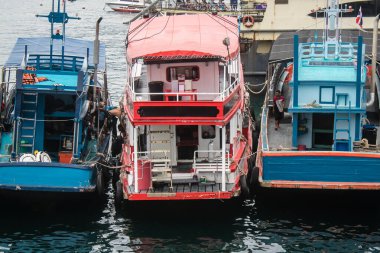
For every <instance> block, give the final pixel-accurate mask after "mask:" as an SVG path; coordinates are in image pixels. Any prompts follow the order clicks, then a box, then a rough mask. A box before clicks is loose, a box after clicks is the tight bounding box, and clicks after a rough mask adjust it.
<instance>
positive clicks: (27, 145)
mask: <svg viewBox="0 0 380 253" xmlns="http://www.w3.org/2000/svg"><path fill="white" fill-rule="evenodd" d="M20 146H21V147H33V144H30V143H24V144H20Z"/></svg>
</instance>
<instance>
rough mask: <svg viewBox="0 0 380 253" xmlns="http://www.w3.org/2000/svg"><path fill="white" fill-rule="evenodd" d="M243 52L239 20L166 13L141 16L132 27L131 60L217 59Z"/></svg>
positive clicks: (130, 41) (129, 47)
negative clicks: (152, 16)
mask: <svg viewBox="0 0 380 253" xmlns="http://www.w3.org/2000/svg"><path fill="white" fill-rule="evenodd" d="M226 37H228V38H229V40H230V45H229V48H228V49H229V54H230V57H231V58H233V57H235V56H236V55H237V54H238V53H239V32H238V28H237V20H236V18H232V17H220V16H214V15H210V14H196V15H177V16H162V17H155V18H151V19H140V20H137V21H135V22H132V23H131V25H130V27H129V34H128V46H127V60H128V61H132V59H135V58H145V59H154V58H157V59H160V57H161V58H165V59H181V58H202V57H208V58H215V57H223V58H226V59H228V51H227V47H226V46H225V45H224V44H223V40H224V39H225V38H226Z"/></svg>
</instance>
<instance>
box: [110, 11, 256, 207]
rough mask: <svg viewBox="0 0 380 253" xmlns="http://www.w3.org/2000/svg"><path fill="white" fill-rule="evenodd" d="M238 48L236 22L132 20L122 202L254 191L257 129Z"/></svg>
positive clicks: (227, 196)
mask: <svg viewBox="0 0 380 253" xmlns="http://www.w3.org/2000/svg"><path fill="white" fill-rule="evenodd" d="M239 50H240V49H239V32H238V24H237V22H236V18H229V17H219V16H214V15H208V14H199V15H198V14H197V15H180V16H162V17H156V18H149V19H141V20H137V21H135V22H132V23H131V25H130V27H129V32H128V35H127V65H128V66H127V71H128V77H129V78H128V80H127V83H126V87H125V93H124V99H123V103H122V104H123V105H122V106H123V110H122V115H121V125H122V126H121V127H119V128H120V129H121V134H122V136H123V137H124V144H123V149H122V154H121V166H120V167H121V169H120V175H119V177H118V181H117V182H116V190H115V200H116V201H115V203H116V204H117V205H120V204H121V203H122V201H124V200H128V201H153V200H201V199H209V200H210V199H224V200H226V199H232V198H234V197H238V196H240V195H247V194H248V193H249V184H247V182H248V181H250V180H249V179H250V177H251V175H250V174H252V173H250V169H251V168H252V166H250V163H252V162H253V161H254V159H253V158H252V151H251V147H252V130H253V127H252V121H251V117H250V114H249V108H248V103H247V102H248V99H249V98H248V95H247V94H248V93H247V92H246V90H245V86H244V79H243V71H242V65H241V58H240V54H239ZM247 178H248V180H247Z"/></svg>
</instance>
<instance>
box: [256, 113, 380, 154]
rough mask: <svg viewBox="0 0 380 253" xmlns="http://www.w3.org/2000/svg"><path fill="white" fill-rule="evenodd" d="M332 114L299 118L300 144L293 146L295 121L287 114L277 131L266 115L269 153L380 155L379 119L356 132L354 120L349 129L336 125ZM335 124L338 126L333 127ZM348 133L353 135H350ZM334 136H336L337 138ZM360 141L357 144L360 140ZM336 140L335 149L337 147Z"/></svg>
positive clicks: (265, 126) (340, 123)
mask: <svg viewBox="0 0 380 253" xmlns="http://www.w3.org/2000/svg"><path fill="white" fill-rule="evenodd" d="M335 117H340V118H342V116H340V115H339V114H338V116H335V115H334V114H333V113H313V114H312V113H304V114H298V129H297V131H296V133H297V137H296V139H297V144H296V145H294V144H293V141H294V140H293V139H294V138H293V135H294V133H295V131H294V129H293V117H292V115H291V114H290V113H285V114H284V118H283V119H281V120H280V127H279V128H276V127H275V118H274V116H273V113H271V112H269V113H268V114H267V119H266V124H263V126H262V127H263V128H265V129H264V130H265V131H266V132H262V133H261V134H262V135H263V134H266V136H267V144H268V145H267V150H269V151H296V150H299V151H353V152H380V145H379V144H380V134H377V132H378V130H380V127H379V125H378V123H377V121H376V119H374V120H371V121H370V122H375V124H369V125H363V126H362V127H361V128H360V129H359V130H356V127H357V126H356V124H357V123H356V122H355V119H354V116H351V117H352V120H351V122H350V123H349V124H350V126H347V123H346V122H344V124H343V123H342V122H341V121H342V120H341V119H339V120H340V121H339V122H338V123H336V122H334V118H335ZM334 124H336V125H334ZM347 132H349V133H350V134H349V135H348V134H347ZM334 135H335V136H334ZM357 135H358V136H359V137H358V140H355V139H356V138H357V137H356V136H357ZM334 139H336V147H334Z"/></svg>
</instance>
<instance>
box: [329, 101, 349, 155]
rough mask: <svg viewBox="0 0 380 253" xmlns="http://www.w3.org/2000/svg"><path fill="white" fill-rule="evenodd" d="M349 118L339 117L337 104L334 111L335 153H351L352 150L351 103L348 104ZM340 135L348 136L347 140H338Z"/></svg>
mask: <svg viewBox="0 0 380 253" xmlns="http://www.w3.org/2000/svg"><path fill="white" fill-rule="evenodd" d="M346 114H347V117H338V105H337V104H335V110H334V145H333V150H334V151H350V150H351V102H349V104H348V112H347V113H346ZM338 122H343V124H344V126H341V125H340V126H338ZM338 127H339V128H338ZM338 133H344V134H347V138H345V139H342V138H339V139H337V135H338Z"/></svg>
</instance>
